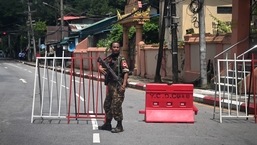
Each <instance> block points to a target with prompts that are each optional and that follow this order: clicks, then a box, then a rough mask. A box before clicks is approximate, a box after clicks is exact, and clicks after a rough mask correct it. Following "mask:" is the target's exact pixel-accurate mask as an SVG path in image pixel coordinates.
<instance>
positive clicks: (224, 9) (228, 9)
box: [217, 7, 232, 14]
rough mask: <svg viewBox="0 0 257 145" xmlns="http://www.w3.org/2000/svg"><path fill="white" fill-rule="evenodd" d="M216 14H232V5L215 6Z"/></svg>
mask: <svg viewBox="0 0 257 145" xmlns="http://www.w3.org/2000/svg"><path fill="white" fill-rule="evenodd" d="M217 13H218V14H232V7H217Z"/></svg>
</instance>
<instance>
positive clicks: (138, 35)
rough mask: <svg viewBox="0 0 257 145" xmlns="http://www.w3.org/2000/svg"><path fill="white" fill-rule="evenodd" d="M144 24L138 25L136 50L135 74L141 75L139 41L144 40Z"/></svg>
mask: <svg viewBox="0 0 257 145" xmlns="http://www.w3.org/2000/svg"><path fill="white" fill-rule="evenodd" d="M142 29H143V25H140V24H137V25H136V51H135V58H136V59H135V68H134V74H135V75H140V71H141V70H140V47H139V42H140V41H141V40H142V31H143V30H142Z"/></svg>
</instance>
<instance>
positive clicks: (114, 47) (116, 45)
mask: <svg viewBox="0 0 257 145" xmlns="http://www.w3.org/2000/svg"><path fill="white" fill-rule="evenodd" d="M112 53H116V54H118V53H120V44H119V43H113V44H112Z"/></svg>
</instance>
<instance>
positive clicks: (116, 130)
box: [111, 121, 124, 133]
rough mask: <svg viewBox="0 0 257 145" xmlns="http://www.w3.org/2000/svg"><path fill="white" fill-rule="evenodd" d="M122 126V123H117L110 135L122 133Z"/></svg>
mask: <svg viewBox="0 0 257 145" xmlns="http://www.w3.org/2000/svg"><path fill="white" fill-rule="evenodd" d="M123 131H124V130H123V126H122V121H118V123H117V126H116V128H114V129H112V131H111V132H112V133H119V132H123Z"/></svg>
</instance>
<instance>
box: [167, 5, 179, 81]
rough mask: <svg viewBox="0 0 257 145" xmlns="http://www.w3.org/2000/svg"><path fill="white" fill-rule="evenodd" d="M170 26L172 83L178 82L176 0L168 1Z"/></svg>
mask: <svg viewBox="0 0 257 145" xmlns="http://www.w3.org/2000/svg"><path fill="white" fill-rule="evenodd" d="M169 7H170V14H171V18H170V21H171V22H170V24H171V25H170V26H171V34H172V41H171V48H172V73H173V79H172V81H173V83H178V38H177V27H178V24H177V19H178V18H177V14H176V0H171V2H170V6H169Z"/></svg>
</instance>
